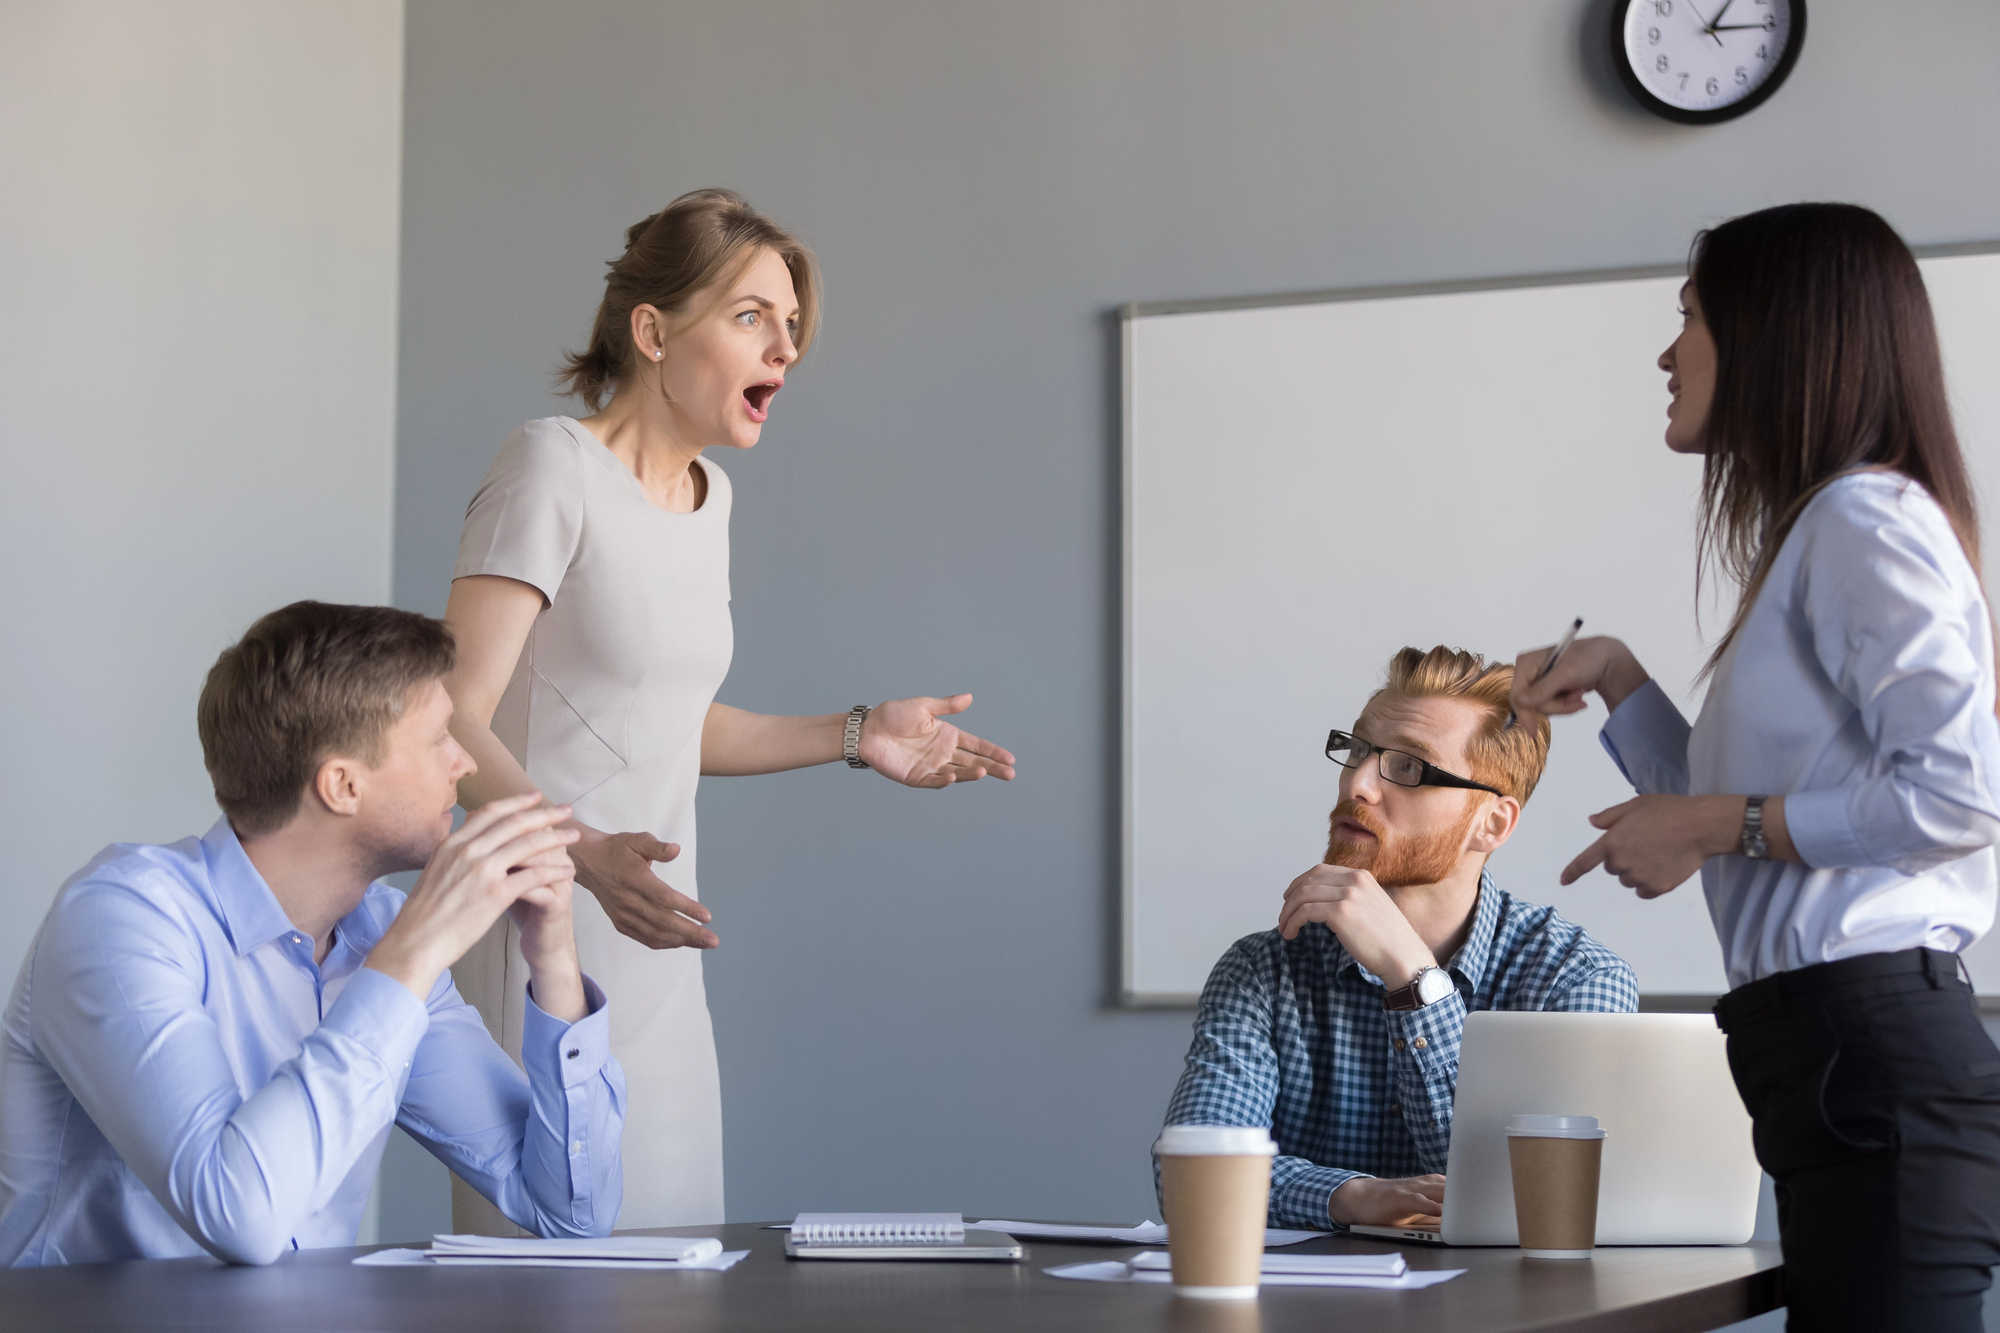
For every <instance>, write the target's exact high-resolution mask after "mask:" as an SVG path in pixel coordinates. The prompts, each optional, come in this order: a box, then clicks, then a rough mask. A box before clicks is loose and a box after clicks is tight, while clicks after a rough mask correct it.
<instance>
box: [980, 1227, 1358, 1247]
mask: <svg viewBox="0 0 2000 1333" xmlns="http://www.w3.org/2000/svg"><path fill="white" fill-rule="evenodd" d="M970 1225H972V1226H975V1227H984V1228H986V1229H987V1230H988V1231H1004V1232H1006V1233H1007V1234H1008V1235H1010V1236H1013V1237H1015V1238H1016V1239H1020V1238H1023V1237H1025V1238H1028V1239H1032V1240H1089V1241H1103V1242H1105V1243H1107V1244H1111V1245H1165V1244H1166V1243H1167V1228H1166V1226H1165V1225H1164V1224H1162V1223H1159V1222H1139V1223H1135V1224H1134V1225H1132V1226H1129V1227H1083V1226H1072V1225H1071V1224H1069V1223H1067V1222H973V1223H971V1224H970ZM1332 1234H1333V1233H1332V1232H1331V1231H1286V1230H1283V1229H1281V1228H1279V1227H1271V1228H1269V1229H1267V1230H1266V1231H1265V1232H1264V1244H1265V1246H1267V1247H1269V1246H1273V1245H1297V1244H1298V1243H1299V1242H1301V1241H1308V1240H1318V1239H1319V1238H1320V1237H1321V1236H1331V1235H1332Z"/></svg>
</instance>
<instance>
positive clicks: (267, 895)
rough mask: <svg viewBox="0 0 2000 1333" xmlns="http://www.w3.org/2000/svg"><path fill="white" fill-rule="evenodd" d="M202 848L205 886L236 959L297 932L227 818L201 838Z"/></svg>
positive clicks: (216, 823) (220, 820)
mask: <svg viewBox="0 0 2000 1333" xmlns="http://www.w3.org/2000/svg"><path fill="white" fill-rule="evenodd" d="M201 845H202V850H203V852H204V854H205V855H206V856H207V858H208V882H209V887H210V889H211V890H212V891H213V892H214V894H215V906H216V909H217V910H218V911H220V912H221V913H222V924H223V928H224V929H226V930H227V931H228V932H229V942H230V943H231V944H234V945H235V946H236V956H237V957H239V958H240V957H242V956H243V955H245V954H247V953H249V952H251V951H252V950H253V949H261V948H262V947H264V946H265V945H266V944H269V943H270V942H271V941H272V940H275V939H277V938H278V937H279V936H281V935H289V934H292V933H293V932H294V931H295V930H297V927H296V926H294V925H293V924H292V920H291V918H290V917H288V916H286V915H285V909H284V908H283V907H281V906H279V905H278V898H277V895H276V894H274V893H272V892H271V886H270V885H268V884H266V883H265V882H264V877H263V876H262V875H260V874H258V873H257V867H256V866H254V865H252V864H251V863H250V856H249V854H248V853H247V852H245V851H244V850H243V844H242V843H241V842H240V841H238V839H237V837H236V830H235V829H233V828H231V827H230V826H229V816H227V815H224V816H223V817H222V818H220V819H218V820H216V821H215V826H214V827H213V828H211V829H209V831H208V832H207V833H205V834H203V835H202V839H201Z"/></svg>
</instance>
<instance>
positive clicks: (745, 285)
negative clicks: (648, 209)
mask: <svg viewBox="0 0 2000 1333" xmlns="http://www.w3.org/2000/svg"><path fill="white" fill-rule="evenodd" d="M627 239H628V246H627V249H626V252H625V254H624V256H623V257H622V258H620V259H618V260H617V261H615V262H614V263H613V264H612V265H611V273H610V276H609V278H608V279H607V282H606V290H605V296H604V302H603V305H602V306H601V307H600V308H599V310H598V315H597V320H596V324H595V326H594V328H593V330H592V334H591V341H590V346H589V347H588V348H587V349H586V350H585V351H584V352H582V353H578V354H575V355H572V356H571V357H569V359H568V367H567V371H566V374H565V379H566V381H567V387H568V388H569V389H570V390H571V392H572V393H574V394H575V395H576V396H577V397H580V398H582V399H583V400H584V401H585V402H586V403H588V404H589V405H590V406H591V407H592V408H593V409H595V415H592V416H588V417H585V418H583V419H582V420H580V421H579V420H574V419H572V418H569V417H550V418H546V419H543V420H540V421H531V422H529V423H527V424H526V425H525V426H523V427H521V429H520V430H519V431H517V432H516V433H515V434H514V436H513V438H511V439H510V440H508V441H507V443H506V445H505V446H504V447H503V448H502V449H501V450H500V454H499V456H498V457H497V458H496V459H495V460H494V463H493V466H492V469H491V470H490V471H489V472H488V473H487V474H486V479H485V480H484V481H483V482H481V483H480V486H479V490H478V492H477V493H476V494H475V495H474V496H473V499H472V503H471V505H470V507H469V508H468V509H467V511H466V519H465V529H464V535H463V537H462V538H461V539H460V543H459V555H458V565H457V568H456V569H455V571H454V572H453V581H452V587H451V601H450V604H449V606H448V608H447V610H446V612H445V619H446V620H447V621H448V622H449V623H450V625H451V627H452V629H453V631H454V632H455V633H456V634H457V636H458V645H459V667H458V670H457V671H456V672H455V673H454V675H453V676H452V677H451V678H450V679H449V680H448V681H447V682H446V683H447V685H448V686H449V688H450V690H451V695H452V700H453V703H454V706H455V709H456V712H455V715H454V718H453V723H452V731H453V734H454V735H455V736H456V737H457V738H458V741H459V743H460V744H461V745H463V746H464V747H465V748H466V749H467V750H468V751H470V752H471V754H472V756H473V758H474V759H475V760H477V762H478V764H479V771H478V772H477V773H476V774H474V775H473V776H471V777H469V778H467V779H466V780H465V781H464V782H463V783H461V784H460V786H459V799H460V803H461V804H462V805H464V806H465V808H466V809H468V810H472V809H477V808H478V807H480V806H482V805H484V804H486V803H487V802H488V801H492V800H496V799H498V798H501V797H504V796H509V795H513V794H515V793H519V792H527V791H539V792H540V793H542V794H543V795H544V796H545V797H546V798H547V799H548V800H550V801H553V802H556V803H559V804H567V805H571V806H574V807H575V820H574V823H575V825H576V826H577V827H578V828H579V829H580V830H581V833H582V837H581V838H580V839H579V840H578V842H577V843H576V844H575V845H573V846H572V847H571V848H570V854H571V858H572V860H573V861H574V862H575V864H576V879H577V883H579V884H581V885H582V886H583V887H584V888H586V889H588V890H590V895H591V896H589V897H586V896H585V895H582V894H579V895H577V899H576V908H575V913H576V938H577V949H578V951H579V953H580V955H581V961H582V965H583V969H584V971H586V972H588V973H589V974H590V975H591V976H593V977H595V978H596V979H597V980H598V982H599V984H601V985H602V986H603V987H604V989H605V992H606V993H607V994H610V995H615V996H617V999H618V1003H617V1006H616V1008H615V1009H614V1010H613V1016H612V1032H611V1047H612V1052H613V1054H615V1055H616V1056H617V1058H618V1061H619V1063H620V1064H621V1065H622V1066H623V1067H624V1069H625V1074H626V1083H627V1105H626V1108H625V1137H624V1152H623V1155H624V1162H625V1207H624V1211H623V1213H622V1214H621V1215H620V1217H619V1222H618V1225H620V1226H621V1227H647V1226H671V1225H676V1224H687V1223H704V1222H718V1221H721V1220H722V1218H723V1201H722V1114H721V1094H720V1090H719V1086H718V1082H717V1077H716V1061H715V1042H714V1036H713V1033H712V1030H711V1028H710V1025H709V1016H708V1004H707V999H706V996H705V993H704V991H703V988H702V973H701V952H700V951H701V950H703V949H712V948H714V947H716V944H717V943H718V940H717V937H716V934H715V932H714V931H712V930H710V929H709V924H708V923H709V919H710V918H709V913H708V910H707V909H706V908H704V907H703V906H702V905H701V903H700V902H699V901H698V898H699V894H698V891H697V888H696V880H695V813H694V810H695V786H696V782H697V780H698V779H699V778H700V777H701V776H702V775H703V774H709V775H735V774H750V773H776V772H781V771H783V770H786V769H793V768H804V767H807V766H810V765H813V764H827V763H832V762H834V761H836V760H839V759H841V758H843V757H844V745H845V743H846V740H847V734H848V732H849V729H850V714H844V713H831V714H827V715H825V716H821V717H768V716H763V715H760V714H755V713H746V712H743V711H741V710H739V709H735V708H731V707H728V706H727V705H724V704H718V703H716V702H715V692H716V689H717V687H718V686H720V685H721V683H722V679H723V676H724V675H726V674H727V672H728V670H729V661H730V655H731V651H732V646H733V639H732V631H731V627H730V617H729V505H730V487H729V478H728V477H727V476H726V475H725V474H724V473H723V471H722V469H721V468H719V467H717V466H716V465H715V464H714V463H713V462H711V461H710V460H709V459H707V458H706V457H704V456H703V451H704V450H706V449H714V448H723V449H748V448H750V447H751V446H752V445H754V444H756V443H757V438H758V435H759V433H760V432H761V430H762V427H763V423H764V420H765V418H766V417H767V415H768V414H769V411H770V406H771V399H772V397H773V395H775V394H776V393H777V391H778V389H779V388H780V387H781V386H782V385H783V383H784V377H785V373H786V372H787V371H788V370H789V369H790V368H791V367H792V365H793V364H794V363H795V362H796V361H797V360H798V357H799V354H800V353H801V352H802V351H803V350H804V348H805V347H806V346H807V344H808V343H809V342H810V341H811V338H812V334H813V330H814V326H815V324H816V323H817V315H818V297H819V284H818V281H817V274H816V271H815V269H814V265H813V259H812V256H811V254H810V252H809V251H807V250H806V248H805V247H804V246H803V245H802V244H800V243H799V242H798V241H797V240H796V239H795V238H793V237H792V236H791V235H790V234H789V233H787V232H785V231H784V230H782V229H781V228H779V227H777V226H776V225H775V224H773V223H771V222H770V221H769V220H768V219H766V218H764V217H762V216H761V215H759V214H757V213H756V212H754V211H752V210H751V209H750V207H749V206H748V205H747V204H745V203H744V202H743V201H742V200H741V199H739V198H737V197H736V196H735V195H733V194H730V193H728V192H726V191H721V190H702V191H697V192H695V193H693V194H689V195H683V196H682V197H681V198H679V199H677V200H675V201H674V202H673V204H671V205H670V206H669V207H668V208H667V209H666V210H664V211H663V212H661V213H658V214H656V215H654V216H653V217H650V218H648V219H646V220H645V221H644V222H641V223H640V224H638V225H637V226H635V227H633V228H632V229H631V230H630V231H629V232H628V233H627ZM607 397H608V401H606V400H607ZM971 702H972V696H971V695H968V694H961V695H957V696H955V697H952V698H944V699H932V698H920V699H902V700H897V701H895V702H892V703H886V704H882V705H880V706H878V707H876V708H874V709H872V710H870V711H869V712H868V713H867V714H866V715H865V716H864V717H863V718H862V719H861V721H860V726H859V735H858V739H857V742H856V744H857V749H858V756H859V758H860V760H862V761H863V762H865V763H866V764H867V765H868V766H870V767H872V768H874V769H875V770H876V771H877V772H879V773H881V774H882V775H883V776H884V777H888V778H892V779H894V780H895V781H897V782H901V783H904V784H906V785H908V786H912V787H932V788H935V787H945V786H950V785H952V784H954V783H958V782H970V781H976V780H977V779H979V778H981V777H984V776H986V775H987V774H989V773H990V774H992V775H993V776H995V777H1001V778H1012V777H1013V776H1014V768H1013V762H1014V757H1013V755H1011V754H1009V753H1008V752H1007V751H1005V750H1003V749H1001V748H1000V747H999V746H997V745H993V744H991V743H989V742H986V741H983V740H980V739H979V738H978V737H976V736H972V735H969V734H968V733H966V732H963V731H960V730H959V729H958V728H956V727H954V726H952V725H951V724H950V723H949V722H947V721H944V720H943V719H944V718H945V717H948V716H950V715H951V714H955V713H958V712H961V711H962V710H963V709H964V708H965V707H966V706H967V705H968V704H970V703H971ZM656 862H669V863H671V864H670V865H669V866H668V867H667V871H666V873H667V877H668V879H670V880H671V881H672V882H671V885H669V883H668V882H666V881H665V880H662V879H661V878H660V876H659V875H658V874H656V873H655V872H654V869H653V865H654V863H656ZM454 971H455V973H456V975H457V979H458V984H459V987H460V990H461V991H462V992H463V993H464V994H465V996H466V997H467V998H468V999H469V1000H470V1001H471V1002H472V1003H473V1004H475V1005H477V1006H478V1008H479V1011H480V1013H481V1014H482V1015H484V1017H485V1019H486V1022H487V1025H488V1026H489V1027H490V1028H491V1029H492V1030H493V1033H494V1036H495V1037H496V1038H498V1039H499V1040H500V1041H501V1042H502V1043H503V1044H504V1045H505V1046H506V1047H507V1049H508V1050H509V1051H511V1052H513V1053H514V1054H515V1055H516V1056H517V1057H518V1055H519V1047H520V1042H521V1029H522V1002H523V998H524V996H525V993H526V992H525V981H526V976H527V973H526V971H525V967H524V964H523V963H522V961H521V957H520V952H519V949H518V947H517V946H516V944H515V941H514V939H513V935H512V928H511V926H508V925H505V924H503V925H502V926H500V927H496V929H495V930H494V932H493V933H492V934H491V935H489V936H488V937H487V939H486V940H485V941H484V942H483V943H482V944H481V945H480V946H479V947H478V948H476V949H475V950H474V951H473V952H472V953H471V954H469V955H467V957H466V959H465V961H464V962H462V963H461V964H460V965H459V967H458V968H456V969H454ZM453 1211H454V1223H455V1225H456V1226H457V1227H458V1228H459V1229H460V1230H480V1231H492V1230H496V1229H505V1221H504V1219H502V1218H501V1217H500V1216H499V1214H498V1213H497V1212H491V1211H490V1205H485V1204H484V1200H482V1199H479V1198H478V1197H477V1196H476V1195H473V1194H472V1193H471V1191H469V1190H459V1189H456V1188H455V1189H454V1196H453Z"/></svg>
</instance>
